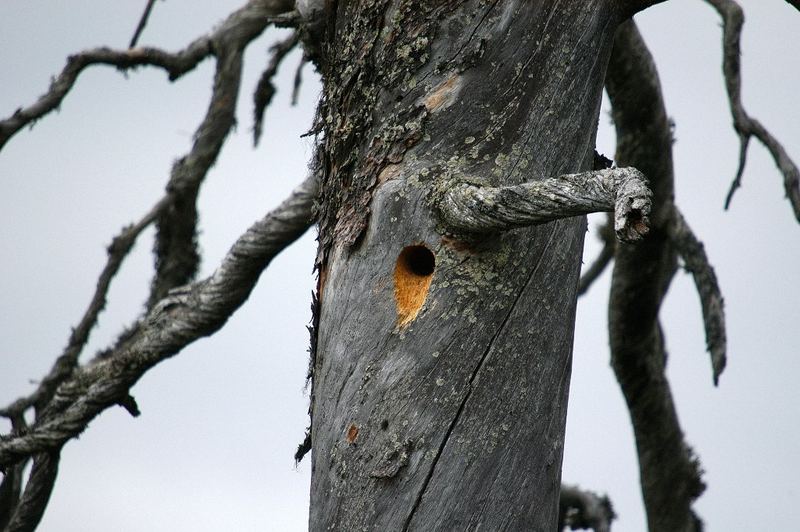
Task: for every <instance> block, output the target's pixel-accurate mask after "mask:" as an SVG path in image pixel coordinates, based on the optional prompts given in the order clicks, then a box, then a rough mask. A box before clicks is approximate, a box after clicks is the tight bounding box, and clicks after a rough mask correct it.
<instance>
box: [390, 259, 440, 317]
mask: <svg viewBox="0 0 800 532" xmlns="http://www.w3.org/2000/svg"><path fill="white" fill-rule="evenodd" d="M435 268H436V259H435V258H434V256H433V253H432V252H431V250H429V249H428V248H427V247H425V246H423V245H414V246H406V247H404V248H403V250H402V251H401V252H400V255H399V256H398V257H397V265H396V266H395V268H394V300H395V304H396V305H397V324H398V325H399V326H400V327H402V326H404V325H408V324H409V323H411V322H412V321H414V319H416V317H417V314H419V311H420V309H421V308H422V305H423V304H425V299H426V298H427V297H428V290H429V289H430V286H431V280H432V279H433V271H434V269H435Z"/></svg>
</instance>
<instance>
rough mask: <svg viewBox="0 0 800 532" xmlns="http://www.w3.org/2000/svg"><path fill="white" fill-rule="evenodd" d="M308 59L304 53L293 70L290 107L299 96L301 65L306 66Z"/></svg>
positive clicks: (301, 79)
mask: <svg viewBox="0 0 800 532" xmlns="http://www.w3.org/2000/svg"><path fill="white" fill-rule="evenodd" d="M308 61H309V59H308V56H307V55H306V54H305V53H304V54H303V56H302V57H301V58H300V62H299V63H297V70H295V71H294V82H293V83H292V107H294V106H296V105H297V101H298V99H299V97H300V86H301V85H302V84H303V67H304V66H306V63H308Z"/></svg>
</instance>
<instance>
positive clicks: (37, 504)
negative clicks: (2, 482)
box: [4, 449, 60, 532]
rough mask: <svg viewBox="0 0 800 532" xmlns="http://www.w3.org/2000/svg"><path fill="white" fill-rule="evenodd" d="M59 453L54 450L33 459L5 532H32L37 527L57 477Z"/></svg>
mask: <svg viewBox="0 0 800 532" xmlns="http://www.w3.org/2000/svg"><path fill="white" fill-rule="evenodd" d="M59 453H60V450H59V449H54V450H51V451H47V452H43V453H39V454H37V455H35V456H34V457H33V467H32V468H31V474H30V476H29V477H28V482H27V484H26V485H25V491H24V492H23V494H22V498H21V499H20V501H19V504H17V506H16V509H15V511H14V516H13V517H12V518H11V521H10V522H9V523H8V526H7V527H6V528H5V529H4V531H5V532H33V531H34V530H36V527H37V526H39V522H40V521H41V520H42V516H43V515H44V510H45V508H47V503H48V501H49V500H50V495H51V494H52V492H53V486H54V485H55V482H56V477H57V476H58V463H59V460H60V454H59Z"/></svg>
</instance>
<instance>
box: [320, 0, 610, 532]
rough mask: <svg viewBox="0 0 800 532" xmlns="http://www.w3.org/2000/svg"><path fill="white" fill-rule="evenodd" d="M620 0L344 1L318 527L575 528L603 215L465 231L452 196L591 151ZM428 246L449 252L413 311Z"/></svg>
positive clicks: (334, 49) (438, 258)
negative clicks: (415, 253) (583, 282)
mask: <svg viewBox="0 0 800 532" xmlns="http://www.w3.org/2000/svg"><path fill="white" fill-rule="evenodd" d="M616 5H617V4H615V3H614V2H610V1H599V2H591V3H588V2H587V3H584V2H559V3H555V2H529V1H524V0H520V1H511V0H509V1H505V2H494V3H486V2H478V1H472V2H464V3H447V2H432V3H417V2H414V3H409V2H389V1H383V2H380V1H379V2H339V4H338V6H337V9H336V12H335V13H330V14H329V16H330V17H332V18H333V22H332V26H331V28H329V32H328V34H327V35H328V37H327V42H326V44H325V45H324V46H323V50H322V53H323V55H324V57H325V58H326V61H325V65H326V68H325V69H324V70H323V76H324V78H325V90H324V95H323V104H322V107H321V110H320V115H321V119H322V121H323V123H324V124H325V127H324V129H325V140H324V144H323V146H322V148H321V157H320V164H321V167H322V174H323V196H322V200H323V201H322V205H321V211H320V212H321V220H320V243H321V245H320V254H319V261H320V287H319V288H320V290H319V291H320V294H319V297H320V310H319V312H320V314H319V323H318V334H317V342H316V358H315V361H314V383H313V405H312V407H313V408H312V414H313V424H312V442H313V454H312V460H313V473H312V488H311V516H310V529H311V530H314V531H317V530H362V529H369V530H406V529H408V530H451V529H452V530H463V529H469V530H472V529H477V528H479V527H480V528H481V529H483V530H547V531H548V532H550V531H552V530H553V529H554V528H555V526H556V517H557V504H558V492H559V483H560V476H561V458H562V450H563V449H562V447H563V441H564V428H565V417H566V404H567V394H568V387H569V376H570V361H571V353H572V337H573V328H574V314H575V302H576V288H577V281H578V273H579V269H580V259H581V249H582V245H583V236H584V233H585V227H586V224H585V221H584V219H583V218H581V217H577V218H569V219H564V220H559V221H556V222H552V223H547V224H544V225H541V226H537V227H529V228H521V229H515V230H512V231H505V232H501V233H492V234H489V235H485V236H483V237H481V238H471V239H469V240H461V239H458V238H454V237H452V236H449V235H447V234H446V232H445V230H444V229H445V228H444V227H443V226H442V224H441V222H440V220H439V219H438V217H437V216H435V214H434V209H433V205H432V203H433V200H434V198H436V197H438V196H437V195H440V194H441V192H442V187H446V186H447V184H448V183H450V182H452V180H453V178H454V177H456V176H462V175H470V176H476V177H478V178H480V179H481V181H482V182H481V183H480V185H486V186H507V185H516V184H519V183H521V182H523V181H526V180H529V179H531V176H539V178H544V177H547V176H559V175H564V174H568V173H576V172H580V171H584V170H589V169H591V166H592V159H593V149H594V140H595V139H594V137H595V130H596V124H597V118H598V113H599V107H600V98H601V91H602V85H603V79H604V75H605V67H606V62H607V59H608V56H609V52H610V46H611V42H612V39H613V36H614V31H615V29H616V26H617V24H618V22H619V18H620V16H619V14H618V13H617V12H616V11H615V9H616V7H615V6H616ZM411 245H423V246H425V247H427V248H428V249H429V250H430V251H431V252H432V253H433V254H434V255H435V268H434V271H433V274H432V275H433V277H432V282H431V284H430V289H429V293H428V294H427V298H426V299H425V303H424V305H423V306H422V308H421V310H420V312H419V314H418V315H417V316H416V318H415V319H413V321H410V323H407V324H406V325H402V324H401V321H402V320H401V319H400V318H399V315H398V309H397V303H396V298H397V297H398V296H397V290H398V287H397V286H396V284H398V283H396V277H397V275H396V273H395V272H396V269H397V260H398V257H399V256H400V253H401V251H402V250H403V249H404V248H405V247H406V246H411ZM398 286H399V284H398ZM415 286H416V285H415ZM420 286H422V285H420Z"/></svg>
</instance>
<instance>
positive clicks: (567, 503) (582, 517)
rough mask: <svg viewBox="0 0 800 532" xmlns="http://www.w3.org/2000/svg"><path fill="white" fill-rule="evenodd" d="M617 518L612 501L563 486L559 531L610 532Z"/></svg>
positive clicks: (586, 491)
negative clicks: (586, 531)
mask: <svg viewBox="0 0 800 532" xmlns="http://www.w3.org/2000/svg"><path fill="white" fill-rule="evenodd" d="M615 517H617V516H616V514H615V513H614V508H613V507H612V506H611V501H610V500H609V499H608V497H607V496H605V495H602V496H601V495H598V494H596V493H594V492H591V491H588V490H582V489H580V488H579V487H578V486H567V485H566V484H562V485H561V495H560V497H559V501H558V531H559V532H561V531H562V530H564V528H565V527H569V529H570V530H585V529H592V530H594V532H610V530H611V521H613V520H614V518H615Z"/></svg>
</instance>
